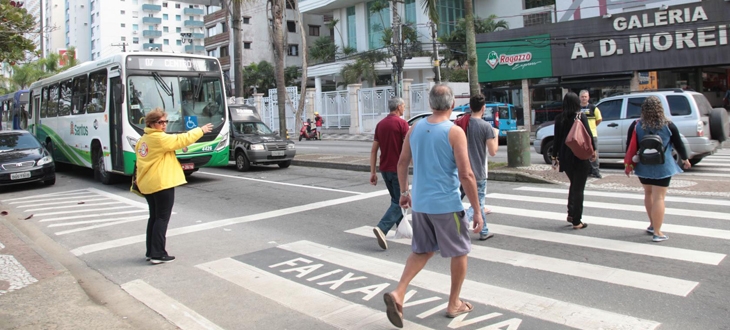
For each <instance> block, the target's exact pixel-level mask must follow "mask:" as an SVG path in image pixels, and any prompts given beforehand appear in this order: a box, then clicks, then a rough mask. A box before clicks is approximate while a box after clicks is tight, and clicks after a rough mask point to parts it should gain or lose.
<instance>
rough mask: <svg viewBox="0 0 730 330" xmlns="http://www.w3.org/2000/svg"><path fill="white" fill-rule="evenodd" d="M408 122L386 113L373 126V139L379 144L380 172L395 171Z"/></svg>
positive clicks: (406, 132)
mask: <svg viewBox="0 0 730 330" xmlns="http://www.w3.org/2000/svg"><path fill="white" fill-rule="evenodd" d="M406 134H408V123H407V122H406V121H405V120H404V119H403V118H401V117H398V116H396V115H387V116H386V117H385V118H383V120H381V121H380V122H379V123H378V125H377V126H375V135H374V136H373V140H375V141H378V144H379V145H380V172H397V171H398V158H400V151H401V150H403V140H405V138H406Z"/></svg>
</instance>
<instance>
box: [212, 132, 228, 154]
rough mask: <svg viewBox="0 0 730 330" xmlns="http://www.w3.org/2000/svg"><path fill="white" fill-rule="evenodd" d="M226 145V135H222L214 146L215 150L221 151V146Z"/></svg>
mask: <svg viewBox="0 0 730 330" xmlns="http://www.w3.org/2000/svg"><path fill="white" fill-rule="evenodd" d="M227 146H228V135H224V136H223V139H221V142H218V145H217V146H216V147H215V151H221V150H223V148H225V147H227Z"/></svg>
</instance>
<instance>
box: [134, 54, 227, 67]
mask: <svg viewBox="0 0 730 330" xmlns="http://www.w3.org/2000/svg"><path fill="white" fill-rule="evenodd" d="M127 69H130V70H152V71H210V70H217V69H218V65H217V63H216V61H215V60H206V59H200V58H186V57H165V56H130V57H128V58H127Z"/></svg>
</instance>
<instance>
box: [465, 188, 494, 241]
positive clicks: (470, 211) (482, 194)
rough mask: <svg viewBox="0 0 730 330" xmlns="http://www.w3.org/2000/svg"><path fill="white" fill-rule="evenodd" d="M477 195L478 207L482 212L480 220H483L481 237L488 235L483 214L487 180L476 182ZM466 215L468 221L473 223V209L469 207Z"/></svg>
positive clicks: (485, 218)
mask: <svg viewBox="0 0 730 330" xmlns="http://www.w3.org/2000/svg"><path fill="white" fill-rule="evenodd" d="M477 193H478V197H477V198H479V205H480V206H481V212H482V220H484V227H482V232H481V234H482V235H486V234H488V233H489V228H487V217H486V214H484V200H485V199H486V198H485V197H486V194H487V180H486V179H485V180H477ZM466 214H467V217H468V220H469V221H473V220H474V219H473V218H474V215H473V214H474V208H473V207H472V206H469V209H468V210H466Z"/></svg>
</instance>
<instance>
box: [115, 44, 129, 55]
mask: <svg viewBox="0 0 730 330" xmlns="http://www.w3.org/2000/svg"><path fill="white" fill-rule="evenodd" d="M112 46H114V47H122V53H126V52H127V43H126V42H123V43H121V44H112Z"/></svg>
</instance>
